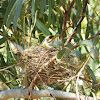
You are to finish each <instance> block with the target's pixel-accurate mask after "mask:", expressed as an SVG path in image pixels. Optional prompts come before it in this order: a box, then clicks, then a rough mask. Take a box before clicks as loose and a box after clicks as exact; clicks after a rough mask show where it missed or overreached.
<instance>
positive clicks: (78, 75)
mask: <svg viewBox="0 0 100 100" xmlns="http://www.w3.org/2000/svg"><path fill="white" fill-rule="evenodd" d="M92 50H93V47H92V48H91V51H90V53H89V56H88V58H87V59H86V61H85V63H84V65H83V67H82V68H81V69H80V71H79V72H78V74H77V80H76V94H77V99H78V100H80V98H79V92H78V81H79V77H80V75H81V74H82V72H83V70H84V68H85V67H86V65H87V63H88V61H89V60H90V57H91V52H92Z"/></svg>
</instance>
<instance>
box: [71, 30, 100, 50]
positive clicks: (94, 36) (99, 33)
mask: <svg viewBox="0 0 100 100" xmlns="http://www.w3.org/2000/svg"><path fill="white" fill-rule="evenodd" d="M99 35H100V31H99V32H98V33H97V34H95V35H93V36H91V37H89V38H87V40H91V39H94V38H96V37H97V36H99ZM78 46H80V45H79V44H77V45H74V46H73V49H74V48H77V47H78Z"/></svg>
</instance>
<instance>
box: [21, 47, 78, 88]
mask: <svg viewBox="0 0 100 100" xmlns="http://www.w3.org/2000/svg"><path fill="white" fill-rule="evenodd" d="M59 51H60V50H59V49H55V48H45V47H42V46H37V47H31V48H29V49H26V50H25V51H24V52H23V53H22V57H21V59H22V63H23V64H22V69H24V70H23V72H24V74H25V77H24V80H23V83H25V82H26V79H27V82H28V83H29V84H30V83H31V82H32V81H33V82H34V84H35V85H36V86H37V87H38V88H43V85H44V86H49V85H50V84H55V85H56V86H61V87H62V86H63V84H64V82H59V81H58V80H62V79H68V78H70V77H71V76H74V75H75V74H76V71H77V70H78V69H79V65H78V59H77V58H76V57H71V56H69V57H68V63H66V62H65V57H64V59H62V60H61V61H58V60H57V59H56V55H57V53H58V52H59ZM25 66H26V67H25Z"/></svg>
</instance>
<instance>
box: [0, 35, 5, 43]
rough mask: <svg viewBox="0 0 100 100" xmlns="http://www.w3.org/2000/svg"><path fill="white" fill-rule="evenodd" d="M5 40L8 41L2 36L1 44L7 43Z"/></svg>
mask: <svg viewBox="0 0 100 100" xmlns="http://www.w3.org/2000/svg"><path fill="white" fill-rule="evenodd" d="M5 41H6V38H4V37H3V38H1V39H0V45H1V44H3V43H5Z"/></svg>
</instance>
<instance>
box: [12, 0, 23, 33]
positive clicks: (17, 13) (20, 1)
mask: <svg viewBox="0 0 100 100" xmlns="http://www.w3.org/2000/svg"><path fill="white" fill-rule="evenodd" d="M22 2H23V0H18V4H17V9H16V14H15V20H14V30H15V31H17V19H18V17H19V15H20V11H21V8H22Z"/></svg>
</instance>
